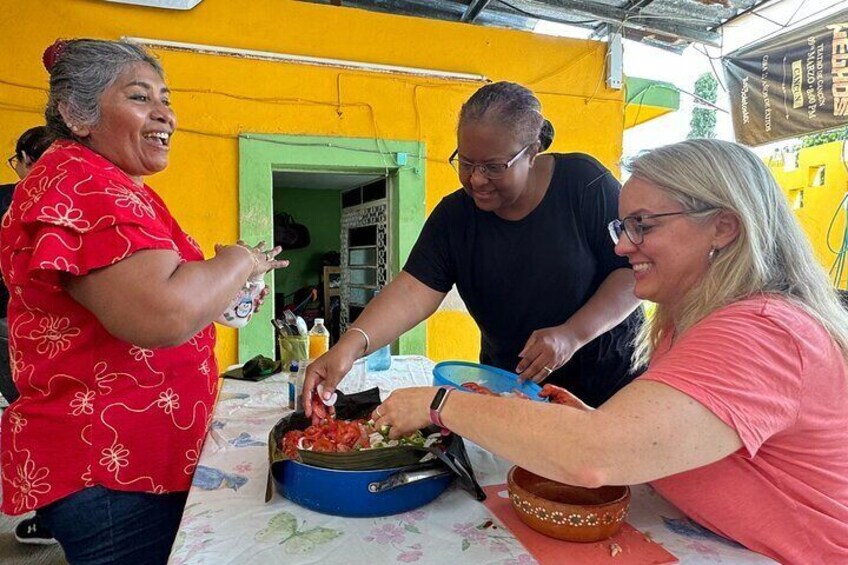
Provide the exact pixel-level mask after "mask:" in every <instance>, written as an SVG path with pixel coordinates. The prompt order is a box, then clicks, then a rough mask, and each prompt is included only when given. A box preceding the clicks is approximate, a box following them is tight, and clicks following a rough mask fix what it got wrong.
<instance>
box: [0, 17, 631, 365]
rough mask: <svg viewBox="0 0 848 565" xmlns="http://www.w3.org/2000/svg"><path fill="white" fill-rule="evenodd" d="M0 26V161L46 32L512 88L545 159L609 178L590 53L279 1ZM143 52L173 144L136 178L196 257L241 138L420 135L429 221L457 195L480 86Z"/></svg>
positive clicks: (608, 95) (37, 115)
mask: <svg viewBox="0 0 848 565" xmlns="http://www.w3.org/2000/svg"><path fill="white" fill-rule="evenodd" d="M0 23H2V29H3V33H2V34H0V61H2V64H0V69H2V70H0V124H2V125H3V129H2V133H1V134H0V148H2V149H3V151H5V153H4V154H11V153H12V150H13V144H14V140H15V139H16V137H17V135H18V134H19V133H20V132H21V131H23V130H24V129H25V128H28V127H31V126H33V125H37V124H39V123H41V121H42V117H41V113H42V109H43V105H44V102H45V101H46V95H45V87H46V84H47V79H48V77H47V73H46V71H45V70H44V68H43V67H42V65H41V55H42V52H43V50H44V48H45V47H46V46H47V45H49V44H50V43H52V42H53V40H54V39H55V38H57V37H65V38H73V37H97V38H104V39H118V38H120V37H122V36H134V37H143V38H153V39H164V40H170V41H183V42H189V43H201V44H211V45H218V46H226V47H234V48H244V49H252V50H263V51H275V52H283V53H291V54H297V55H308V56H313V57H327V58H337V59H349V60H356V61H364V62H372V63H382V64H394V65H403V66H412V67H425V68H433V69H441V70H448V71H456V72H465V73H477V74H482V75H485V76H487V77H488V78H490V79H491V80H513V81H516V82H520V83H522V84H525V85H527V86H529V87H530V88H532V89H533V90H534V91H536V92H537V94H538V95H539V97H540V99H541V101H542V104H543V107H544V112H545V114H546V116H547V117H549V118H550V119H551V121H552V122H553V123H554V125H555V127H556V130H557V138H556V140H555V142H554V145H553V147H552V150H555V151H575V150H580V151H585V152H588V153H591V154H593V155H595V156H596V157H597V158H598V159H600V160H601V161H602V162H603V163H605V164H606V165H607V166H609V167H611V168H613V170H616V171H617V170H618V169H617V161H618V159H619V156H620V154H621V143H622V123H623V115H624V103H623V99H622V93H621V92H620V91H611V90H608V89H606V87H605V84H604V77H603V59H604V56H605V52H606V50H605V44H603V43H597V42H589V41H580V40H573V39H564V38H552V37H547V36H541V35H535V34H531V33H526V32H517V31H510V30H502V29H493V28H484V27H480V26H475V25H469V24H456V23H449V22H438V21H430V20H425V19H420V18H410V17H400V16H391V15H385V14H377V13H372V12H367V11H362V10H356V9H352V8H340V7H333V6H322V5H316V4H310V3H305V2H295V1H289V0H204V1H203V2H202V3H201V4H199V5H198V6H197V7H196V8H194V9H193V10H190V11H173V10H162V9H151V8H142V7H138V6H129V5H122V4H114V3H109V2H105V1H104V0H61V1H57V0H3V9H2V10H0ZM156 52H157V54H158V55H159V56H160V57H161V60H162V63H163V65H164V67H165V70H166V72H167V78H168V82H169V85H170V87H171V89H172V90H173V96H172V102H173V105H174V107H175V110H176V112H177V116H178V118H179V124H178V127H179V133H178V134H177V135H176V136H175V137H174V141H173V149H172V153H171V162H170V166H169V167H168V169H167V170H166V171H164V172H163V173H161V174H159V175H156V176H154V177H152V178H150V179H148V183H149V184H150V185H151V186H153V187H154V188H155V189H156V190H157V191H159V192H160V194H162V196H163V198H164V199H165V200H166V202H167V203H168V205H169V206H170V208H171V211H172V212H173V213H174V215H175V217H176V218H177V219H178V220H179V221H180V223H181V225H182V226H183V228H184V229H186V231H188V232H189V233H191V234H192V235H194V236H195V237H196V239H197V240H198V241H199V242H200V243H201V245H202V246H203V248H204V250H205V251H206V252H207V253H209V254H211V253H212V249H213V245H214V244H215V243H216V242H232V241H233V240H234V239H235V238H236V235H237V233H238V225H237V221H238V214H237V206H238V192H237V190H238V142H237V136H238V135H239V134H240V133H285V134H305V135H306V134H308V135H339V136H345V137H381V138H389V139H403V140H422V141H423V142H424V143H425V144H426V147H427V160H428V162H427V167H426V171H427V172H426V174H427V177H426V183H427V193H426V205H427V210H428V211H429V210H432V208H433V207H434V206H435V205H436V204H437V203H438V201H439V200H440V199H441V198H442V197H443V196H444V195H446V194H448V193H449V192H451V191H453V190H454V189H455V188H456V187H458V181H457V179H456V177H455V174H454V173H453V171H452V169H451V168H450V166H449V165H448V164H447V162H446V159H447V157H448V156H449V155H450V153H451V152H452V151H453V149H454V147H455V144H456V139H455V120H456V115H457V113H458V110H459V107H460V105H461V103H462V102H463V101H464V100H465V99H467V98H468V96H470V95H471V93H472V92H473V91H474V90H475V89H476V88H477V87H478V86H479V85H478V84H473V83H459V82H450V81H443V80H433V79H422V78H413V77H409V76H400V75H386V74H376V73H366V72H356V71H350V70H344V69H339V68H328V67H315V66H306V65H294V64H286V63H278V62H266V61H255V60H246V59H238V58H231V57H222V56H215V55H201V54H192V53H179V52H171V51H164V50H159V51H156ZM13 178H14V177H13V176H12V172H11V170H8V169H4V170H3V171H2V172H1V173H0V181H2V182H10V181H12V180H13ZM428 332H429V341H428V353H429V355H430V356H431V357H433V358H435V359H444V358H475V357H476V355H477V346H478V343H479V333H477V334H475V333H474V332H476V329H475V328H473V323H471V322H470V320H469V319H468V316H467V315H465V314H463V315H459V314H457V313H453V312H440V313H439V314H437V315H436V316H434V317H433V318H432V319H431V320H430V321H429V322H428ZM469 332H471V334H469ZM469 335H471V336H472V338H469V337H468V336H469ZM235 347H236V340H235V333H234V331H231V330H228V329H222V330H221V332H220V339H219V345H218V348H217V353H218V355H219V359H220V360H221V362H222V363H223V364H228V363H230V362H233V361H234V360H235V358H236V355H235Z"/></svg>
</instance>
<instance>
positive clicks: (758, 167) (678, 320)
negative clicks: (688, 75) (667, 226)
mask: <svg viewBox="0 0 848 565" xmlns="http://www.w3.org/2000/svg"><path fill="white" fill-rule="evenodd" d="M628 167H629V169H630V170H631V172H632V175H633V176H634V177H637V178H640V179H642V180H645V181H647V182H650V183H651V184H654V185H656V186H657V187H658V188H660V189H661V190H662V191H664V192H665V193H666V194H667V195H668V196H669V197H670V198H672V199H673V200H675V201H677V202H679V203H680V204H681V205H682V206H683V207H684V208H685V209H687V210H703V209H706V208H712V207H716V208H719V209H722V210H726V211H730V212H732V213H733V214H735V215H736V216H737V217H738V219H739V227H740V229H739V236H738V237H737V238H736V239H735V240H734V241H733V242H732V243H730V244H729V245H727V246H726V247H724V248H723V249H721V250H718V251H717V253H716V254H715V257H714V259H713V261H712V263H711V265H710V268H709V270H708V271H707V273H706V276H705V277H704V278H703V280H702V281H701V282H700V284H698V285H697V286H696V287H695V288H693V289H692V290H690V291H689V293H688V294H687V295H686V296H685V297H684V299H683V308H681V309H679V310H678V313H677V314H676V315H675V317H674V319H672V317H671V315H670V313H669V312H668V311H667V309H665V308H663V306H662V304H658V305H657V308H656V311H655V313H654V315H653V316H651V317H650V319H649V320H647V321H646V322H645V324H644V325H643V327H642V328H641V330H640V332H639V335H638V336H637V338H636V350H635V353H634V366H636V367H639V366H643V365H646V364H647V361H648V360H649V358H650V356H651V354H652V353H653V351H654V350H655V349H656V347H657V345H658V344H659V342H660V341H661V340H662V339H663V337H664V336H665V335H666V334H667V332H669V331H673V332H675V333H676V335H678V336H679V335H680V334H682V333H683V332H685V331H686V330H688V329H689V328H691V327H692V326H693V325H694V324H696V323H697V322H698V321H700V320H701V319H703V318H704V317H705V316H707V315H709V314H710V313H711V312H713V311H715V310H718V309H719V308H722V307H724V306H727V305H728V304H731V303H733V302H736V301H739V300H742V299H744V298H748V297H751V296H755V295H758V294H767V293H771V294H777V295H780V296H782V297H785V298H786V299H788V300H790V301H792V302H793V303H795V304H797V305H798V306H799V307H801V308H803V309H804V310H805V311H807V312H808V313H809V314H810V315H811V316H812V317H813V318H815V319H816V320H818V321H819V322H820V323H821V324H822V325H823V326H824V327H825V329H826V330H827V331H828V333H829V334H830V335H831V336H832V337H833V339H834V340H835V341H836V343H837V344H838V345H839V347H840V348H841V350H842V353H843V355H845V357H846V358H848V312H846V310H845V309H844V308H843V307H842V305H841V303H840V301H839V298H838V296H837V293H836V291H835V289H834V288H833V287H832V286H831V284H830V281H829V280H828V278H827V274H826V273H825V271H824V269H823V268H822V267H821V266H820V265H819V264H818V262H817V261H816V259H815V257H814V255H813V251H812V248H811V247H810V244H809V241H808V240H807V237H806V236H805V234H804V232H803V231H802V229H801V226H800V225H799V224H798V222H797V220H796V219H795V216H794V215H793V214H792V212H791V210H790V209H789V205H788V202H787V201H786V198H785V197H784V195H783V193H782V192H781V190H780V187H779V186H778V185H777V183H776V182H775V180H774V178H773V177H772V176H771V173H769V170H768V168H766V166H765V165H764V164H763V162H762V161H761V160H760V159H759V157H757V156H756V155H755V154H754V153H753V152H752V151H750V150H749V149H747V148H745V147H742V146H741V145H738V144H736V143H730V142H727V141H718V140H715V139H693V140H689V141H684V142H682V143H676V144H673V145H667V146H665V147H660V148H658V149H654V150H652V151H649V152H646V153H644V154H642V155H639V156H638V157H636V158H635V159H633V160H632V161H631V162H630V163H629V164H628ZM717 213H719V212H718V211H716V212H714V213H713V214H717ZM700 216H701V218H702V219H703V216H704V214H700ZM695 220H696V221H698V218H697V217H695Z"/></svg>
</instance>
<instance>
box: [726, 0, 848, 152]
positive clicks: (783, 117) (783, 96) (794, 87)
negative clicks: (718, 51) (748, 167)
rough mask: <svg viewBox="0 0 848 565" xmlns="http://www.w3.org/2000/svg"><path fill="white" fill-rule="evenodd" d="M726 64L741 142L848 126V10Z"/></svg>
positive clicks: (741, 51)
mask: <svg viewBox="0 0 848 565" xmlns="http://www.w3.org/2000/svg"><path fill="white" fill-rule="evenodd" d="M722 62H723V64H724V74H725V77H726V78H727V84H728V90H729V94H730V106H731V113H732V115H733V128H734V130H735V131H736V140H737V141H738V142H740V143H744V144H746V145H752V146H753V145H761V144H763V143H769V142H772V141H779V140H781V139H786V138H790V137H798V136H801V135H806V134H809V133H813V132H816V131H821V130H825V129H831V128H834V127H839V126H842V125H846V124H848V10H843V11H841V12H837V13H836V14H833V15H831V16H828V17H827V18H825V19H824V20H820V21H817V22H813V23H811V24H809V25H806V26H804V27H801V28H798V29H796V30H792V31H790V32H788V33H786V34H782V35H780V36H777V37H773V38H770V39H767V40H765V41H761V42H759V43H756V44H754V45H751V46H748V47H743V48H742V49H739V50H737V51H734V52H733V53H731V54H729V55H727V56H725V57H724V58H723V59H722Z"/></svg>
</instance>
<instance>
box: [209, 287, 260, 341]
mask: <svg viewBox="0 0 848 565" xmlns="http://www.w3.org/2000/svg"><path fill="white" fill-rule="evenodd" d="M264 288H265V278H264V277H263V276H262V275H259V276H258V277H254V278H250V279H248V280H247V282H246V283H245V285H244V286H243V287H242V288H241V289H240V290H239V291H238V293H236V295H235V296H234V297H233V300H232V301H231V302H230V305H229V306H227V309H226V310H224V313H223V314H221V315H220V316H219V317H218V319H217V320H215V321H216V322H218V323H219V324H223V325H225V326H229V327H231V328H243V327H244V326H246V325H247V323H248V322H249V321H250V318H251V316H253V310H254V307H255V306H254V305H255V301H256V299H257V298H258V297H259V293H261V292H262V290H263V289H264Z"/></svg>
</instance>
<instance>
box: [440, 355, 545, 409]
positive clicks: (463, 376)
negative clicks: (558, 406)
mask: <svg viewBox="0 0 848 565" xmlns="http://www.w3.org/2000/svg"><path fill="white" fill-rule="evenodd" d="M472 382H473V383H477V384H479V385H482V386H484V387H486V388H488V389H489V390H491V391H492V392H496V393H498V394H503V393H510V392H514V391H516V390H517V391H519V392H522V393H524V394H526V395H527V396H529V397H530V399H531V400H538V401H539V402H547V399H546V398H542V397H540V396H539V393H540V392H541V391H542V387H540V386H539V385H537V384H536V383H534V382H532V381H524V382H522V381H520V380H519V379H518V375H516V374H515V373H510V372H509V371H504V370H503V369H498V368H497V367H490V366H488V365H480V364H479V363H468V362H466V361H443V362H441V363H437V364H436V366H435V367H434V368H433V385H435V386H453V387H456V388H458V389H459V390H463V388H462V385H463V384H465V383H472Z"/></svg>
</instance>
